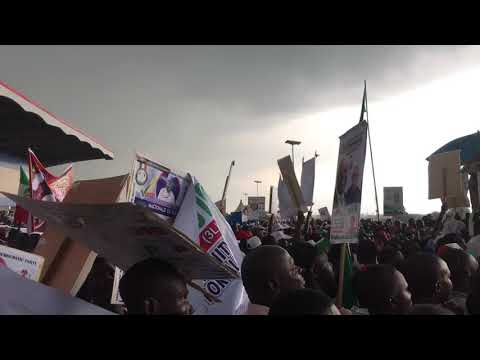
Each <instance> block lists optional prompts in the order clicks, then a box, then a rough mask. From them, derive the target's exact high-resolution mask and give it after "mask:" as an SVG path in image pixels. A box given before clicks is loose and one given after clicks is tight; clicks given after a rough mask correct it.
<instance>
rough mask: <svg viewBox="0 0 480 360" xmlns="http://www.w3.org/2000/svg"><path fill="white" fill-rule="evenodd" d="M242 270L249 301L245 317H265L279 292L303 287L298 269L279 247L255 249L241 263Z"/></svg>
mask: <svg viewBox="0 0 480 360" xmlns="http://www.w3.org/2000/svg"><path fill="white" fill-rule="evenodd" d="M241 271H242V280H243V285H244V287H245V291H246V292H247V294H248V298H249V299H250V304H249V307H248V310H247V312H246V315H267V314H268V311H269V308H270V307H271V306H272V304H273V301H274V299H275V298H276V297H277V296H278V295H279V294H280V293H281V292H283V291H285V290H290V289H301V288H303V287H304V286H305V280H304V279H303V277H302V275H301V273H300V268H299V267H298V266H296V265H295V262H294V260H293V258H292V257H291V256H290V255H289V254H288V252H287V251H286V250H285V249H283V248H281V247H280V246H274V245H264V246H260V247H258V248H256V249H254V250H253V251H251V252H250V253H248V254H247V256H246V257H245V259H244V260H243V263H242V269H241Z"/></svg>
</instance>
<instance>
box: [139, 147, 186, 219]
mask: <svg viewBox="0 0 480 360" xmlns="http://www.w3.org/2000/svg"><path fill="white" fill-rule="evenodd" d="M132 184H133V185H132V186H133V187H132V192H131V202H133V203H134V204H136V205H140V206H143V207H147V208H149V209H150V210H152V211H153V212H155V213H156V214H158V215H159V216H160V217H161V218H162V219H163V220H167V221H169V222H170V223H172V224H173V222H174V221H175V217H176V216H177V214H178V210H179V209H180V206H181V205H182V202H183V199H184V197H185V192H186V190H187V188H188V185H189V182H188V180H187V177H186V174H180V173H179V172H177V171H173V170H171V169H168V168H167V167H165V166H162V165H160V164H158V163H156V162H154V161H153V160H150V159H148V158H146V157H145V156H142V155H140V154H136V158H135V164H134V168H133V176H132Z"/></svg>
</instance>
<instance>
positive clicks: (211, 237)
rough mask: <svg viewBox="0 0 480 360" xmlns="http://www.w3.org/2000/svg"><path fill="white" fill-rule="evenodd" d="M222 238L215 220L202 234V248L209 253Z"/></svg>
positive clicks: (200, 236)
mask: <svg viewBox="0 0 480 360" xmlns="http://www.w3.org/2000/svg"><path fill="white" fill-rule="evenodd" d="M221 237H222V233H221V232H220V230H219V229H218V226H217V223H216V222H215V220H212V221H211V222H210V223H209V224H208V225H207V226H206V227H205V229H203V231H202V232H201V233H200V235H199V238H200V247H201V248H202V249H203V250H205V251H208V250H209V249H210V248H211V247H212V245H213V244H215V243H216V242H217V241H218V240H219V239H220V238H221Z"/></svg>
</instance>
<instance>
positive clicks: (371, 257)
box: [357, 240, 377, 264]
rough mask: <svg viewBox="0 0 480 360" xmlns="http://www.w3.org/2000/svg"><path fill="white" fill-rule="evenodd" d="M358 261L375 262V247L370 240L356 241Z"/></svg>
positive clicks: (364, 262) (363, 262) (361, 262)
mask: <svg viewBox="0 0 480 360" xmlns="http://www.w3.org/2000/svg"><path fill="white" fill-rule="evenodd" d="M357 256H358V262H359V263H360V264H375V263H376V262H377V247H376V246H375V243H374V242H373V241H370V240H360V241H359V242H358V251H357Z"/></svg>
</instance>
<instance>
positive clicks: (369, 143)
mask: <svg viewBox="0 0 480 360" xmlns="http://www.w3.org/2000/svg"><path fill="white" fill-rule="evenodd" d="M362 107H363V105H362ZM365 112H366V113H367V135H368V146H369V148H370V160H371V162H372V174H373V186H374V188H375V204H376V205H377V221H380V212H379V210H378V195H377V182H376V180H375V166H374V165H373V153H372V139H371V137H370V122H369V121H368V120H369V116H368V98H367V80H365ZM362 115H363V114H362Z"/></svg>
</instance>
